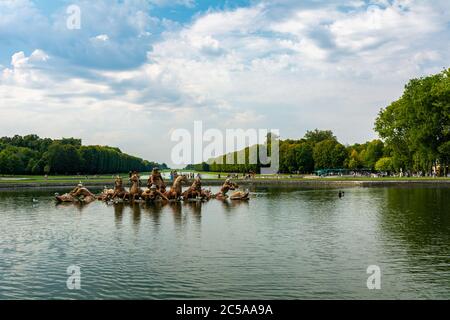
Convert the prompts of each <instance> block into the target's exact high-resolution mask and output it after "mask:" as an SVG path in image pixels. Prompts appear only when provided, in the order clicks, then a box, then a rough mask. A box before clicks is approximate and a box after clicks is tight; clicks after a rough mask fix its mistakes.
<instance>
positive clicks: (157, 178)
mask: <svg viewBox="0 0 450 320" xmlns="http://www.w3.org/2000/svg"><path fill="white" fill-rule="evenodd" d="M152 185H155V186H156V189H158V190H159V191H161V192H162V193H164V192H166V184H165V183H164V179H163V177H162V175H161V173H160V172H159V168H153V170H152V173H151V175H150V177H149V178H148V180H147V187H148V188H150V187H151V186H152Z"/></svg>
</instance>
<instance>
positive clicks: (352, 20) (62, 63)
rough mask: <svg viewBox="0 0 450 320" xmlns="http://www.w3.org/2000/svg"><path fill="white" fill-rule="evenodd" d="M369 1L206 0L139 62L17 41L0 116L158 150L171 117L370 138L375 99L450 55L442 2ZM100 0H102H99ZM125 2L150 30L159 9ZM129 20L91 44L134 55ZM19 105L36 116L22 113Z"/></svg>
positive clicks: (162, 151) (1, 86) (26, 128)
mask: <svg viewBox="0 0 450 320" xmlns="http://www.w3.org/2000/svg"><path fill="white" fill-rule="evenodd" d="M25 2H26V1H24V2H23V3H25ZM372 3H373V4H377V5H378V7H377V8H373V7H371V8H368V7H367V5H365V4H364V3H363V2H362V1H353V2H352V3H349V2H346V8H347V9H345V10H343V9H342V8H341V4H340V3H339V2H338V1H331V2H328V4H327V5H323V6H321V7H317V6H316V4H315V3H313V4H314V5H310V6H306V5H299V4H297V2H289V1H286V2H285V3H284V4H283V6H282V5H280V6H279V7H275V6H276V5H275V4H273V3H264V4H256V5H254V6H251V7H247V8H239V9H235V10H225V11H212V10H210V11H208V12H205V13H203V14H200V15H198V16H197V17H196V18H195V19H194V20H193V21H192V23H190V24H187V25H184V26H180V25H171V26H170V28H169V29H168V30H167V31H166V32H164V33H163V34H161V36H160V39H159V40H158V41H156V42H154V43H153V44H152V47H151V49H149V52H148V53H147V55H146V57H145V58H144V60H143V61H144V63H142V64H140V65H139V66H133V67H128V68H123V69H122V70H114V69H110V68H106V69H104V70H102V69H100V71H99V70H98V69H97V68H90V67H89V64H87V66H86V64H83V63H79V64H77V59H72V58H70V57H69V58H68V57H67V56H65V55H62V56H58V52H57V51H54V50H53V51H52V52H48V51H47V50H46V48H45V47H35V48H34V49H36V48H41V49H37V50H35V51H33V52H32V53H31V54H29V55H27V54H26V51H21V50H16V51H15V53H14V54H11V55H12V59H11V65H10V66H7V67H3V68H1V69H0V72H1V73H0V74H1V77H0V95H1V96H2V97H4V98H2V100H1V101H0V116H1V117H0V118H1V119H2V120H0V125H1V127H2V128H3V130H4V131H3V132H4V134H7V133H10V134H13V133H29V132H30V130H32V131H34V132H38V133H39V134H42V135H50V136H54V135H60V136H68V135H74V136H82V137H83V138H84V139H85V141H86V142H87V143H104V144H111V145H118V146H119V147H121V148H122V149H123V150H126V151H128V152H135V153H137V154H140V155H142V156H145V157H147V158H149V159H155V160H158V161H167V160H168V155H169V154H170V146H171V144H170V141H169V132H170V129H171V128H176V127H185V128H191V126H192V121H193V120H204V121H205V125H206V126H207V127H216V128H226V127H243V128H250V127H258V128H261V127H266V128H278V129H281V134H282V135H283V137H288V136H289V137H299V136H301V135H303V133H304V132H305V131H306V130H307V129H314V128H316V127H319V128H327V129H328V128H329V129H332V130H334V131H335V133H336V134H337V135H338V136H339V137H340V138H341V139H342V141H344V142H356V141H362V140H364V139H369V138H372V137H373V136H374V133H373V130H372V127H373V121H374V118H375V116H376V114H377V112H378V110H379V108H380V107H383V106H385V105H386V104H387V103H389V102H390V101H392V100H393V99H396V98H397V97H398V96H399V95H400V94H401V91H402V88H403V85H404V84H405V82H406V81H407V80H408V79H410V78H412V77H416V76H420V75H423V74H427V73H431V72H437V71H439V70H441V69H442V68H443V67H448V61H450V60H449V59H450V41H448V40H450V39H449V30H448V23H449V22H450V19H449V16H448V13H449V9H450V5H449V4H448V3H447V2H443V1H439V2H437V3H438V4H437V5H436V3H435V5H434V6H433V5H431V4H429V3H427V2H423V1H419V0H408V1H393V2H392V1H391V2H388V1H382V2H380V1H378V2H372ZM85 5H86V6H87V5H88V4H87V3H86V4H85ZM105 5H106V4H104V3H103V2H101V3H100V4H96V5H94V6H95V10H96V11H95V12H99V10H100V11H101V10H103V9H105V7H104V6H105ZM127 5H128V7H125V8H122V11H120V10H119V9H120V6H117V7H114V10H117V11H115V13H114V14H113V16H114V19H118V21H117V23H118V24H121V23H122V21H123V20H124V19H126V18H127V17H128V16H131V17H140V18H139V19H138V22H136V23H131V22H129V23H128V22H127V26H129V28H131V29H132V30H134V31H133V32H134V33H133V34H134V35H135V36H136V37H137V38H139V41H141V42H143V41H147V40H148V39H147V36H143V35H145V34H147V33H148V32H149V31H148V30H149V28H148V26H149V25H151V24H152V23H154V21H153V20H152V19H151V18H150V17H149V16H148V15H146V14H143V13H139V12H138V11H139V10H138V11H136V10H132V9H131V2H127ZM349 8H350V9H349ZM114 10H113V11H114ZM30 12H31V13H30V15H31V16H33V13H32V11H30ZM131 12H132V13H131ZM275 13H276V14H275ZM89 19H90V18H89ZM35 20H36V21H37V20H39V21H45V19H40V18H39V19H37V18H36V19H35ZM0 21H1V20H0ZM36 23H37V22H36ZM0 24H1V22H0ZM83 25H84V24H83ZM121 30H122V29H120V28H118V27H116V26H115V25H114V24H111V23H109V24H107V25H106V27H105V28H103V27H101V28H96V29H95V32H94V31H93V30H89V32H87V31H86V34H88V33H89V37H88V38H87V39H88V40H90V42H95V43H96V44H97V45H96V46H94V44H92V43H91V44H90V45H89V46H88V47H86V46H85V44H84V43H83V45H84V46H83V47H82V48H84V49H85V48H89V50H94V49H97V48H99V49H98V50H100V51H98V52H96V53H94V55H96V54H98V56H97V58H98V59H101V58H102V57H103V58H104V59H107V58H108V56H107V54H108V52H111V51H109V50H112V49H114V48H115V49H117V52H120V55H119V56H120V58H121V59H125V60H126V59H129V56H128V55H127V54H126V53H127V52H128V51H126V50H125V51H121V50H122V49H120V48H123V47H126V45H127V42H126V41H125V43H120V48H119V47H116V45H118V44H117V43H116V40H117V39H119V40H117V41H119V42H120V39H123V37H121V36H120V34H121ZM147 35H148V34H147ZM148 36H150V35H148ZM443 39H444V40H447V41H443ZM88 42H89V41H88ZM132 43H134V42H132ZM100 44H101V45H100ZM91 45H92V46H91ZM149 47H150V46H149ZM101 48H104V50H106V49H108V51H101V50H102V49H101ZM84 49H83V50H84ZM132 49H133V46H132ZM77 52H78V51H77V50H75V51H74V52H73V53H72V54H73V55H76V54H77ZM114 52H116V51H114ZM446 64H447V65H446ZM124 65H127V64H126V63H125V64H124ZM23 117H26V118H27V119H30V121H28V122H27V123H26V124H24V123H21V122H20V119H23ZM4 119H8V120H4ZM12 123H15V126H13V125H12ZM48 124H51V126H49V125H48ZM149 137H150V138H151V139H149ZM155 139H156V140H157V141H158V142H159V143H157V144H155V143H154V141H155Z"/></svg>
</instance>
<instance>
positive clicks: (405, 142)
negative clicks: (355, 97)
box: [375, 69, 450, 175]
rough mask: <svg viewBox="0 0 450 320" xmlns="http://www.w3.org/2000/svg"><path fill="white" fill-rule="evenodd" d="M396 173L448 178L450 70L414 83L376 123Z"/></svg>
mask: <svg viewBox="0 0 450 320" xmlns="http://www.w3.org/2000/svg"><path fill="white" fill-rule="evenodd" d="M375 130H376V131H377V132H378V133H379V135H380V137H382V138H383V139H384V140H385V141H386V144H387V145H388V147H389V149H390V156H391V162H392V168H393V169H394V170H396V171H398V170H404V171H413V172H430V171H431V170H432V168H433V167H434V168H439V169H441V168H442V169H441V170H440V173H441V174H445V175H447V171H448V170H447V167H448V165H449V161H450V69H448V70H446V71H443V72H441V73H439V74H436V75H432V76H429V77H424V78H420V79H413V80H411V81H410V82H409V83H408V84H407V85H406V87H405V92H404V93H403V96H402V97H401V98H400V99H399V100H397V101H395V102H393V103H392V104H391V105H390V106H388V107H387V108H385V109H382V110H381V111H380V114H379V116H378V118H377V120H376V123H375Z"/></svg>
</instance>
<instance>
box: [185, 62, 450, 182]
mask: <svg viewBox="0 0 450 320" xmlns="http://www.w3.org/2000/svg"><path fill="white" fill-rule="evenodd" d="M375 130H376V132H377V133H378V134H379V136H380V138H381V139H377V140H373V141H368V142H365V143H363V144H354V145H343V144H342V143H340V142H339V141H338V139H337V138H336V137H335V136H334V134H333V132H332V131H330V130H318V129H316V130H314V131H308V132H307V133H306V135H305V136H304V137H303V138H302V139H298V140H291V139H288V140H279V146H280V147H279V152H280V154H279V159H280V173H312V172H314V171H315V170H321V169H348V170H353V171H361V170H364V171H370V172H386V173H389V174H390V173H399V172H403V173H410V174H413V173H415V174H419V175H430V174H432V173H433V172H435V173H437V174H438V175H445V176H447V174H448V166H449V162H450V69H448V70H445V71H443V72H441V73H439V74H436V75H431V76H428V77H423V78H419V79H413V80H411V81H410V82H409V83H408V84H407V85H406V86H405V91H404V93H403V95H402V96H401V98H400V99H399V100H397V101H395V102H393V103H392V104H391V105H389V106H388V107H386V108H383V109H381V111H380V113H379V115H378V117H377V119H376V121H375ZM268 141H270V140H269V139H268ZM267 144H268V142H266V147H267V149H268V150H270V145H267ZM260 147H261V146H259V145H255V146H250V147H247V148H245V149H244V150H240V151H236V152H234V153H232V154H228V155H223V156H221V157H218V158H214V159H209V160H208V161H207V162H204V163H201V164H193V165H189V166H188V167H187V169H194V170H197V171H211V172H235V173H237V172H241V173H245V172H249V171H254V172H259V171H260V168H261V167H262V165H261V164H260V163H259V162H258V163H257V164H253V165H250V164H249V162H250V161H249V154H250V151H254V149H255V148H256V150H259V148H260ZM239 156H241V157H242V156H244V157H245V163H244V164H237V163H238V162H237V159H238V158H239ZM230 157H231V159H233V161H231V162H229V163H227V161H226V160H227V158H230Z"/></svg>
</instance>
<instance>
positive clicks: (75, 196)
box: [55, 182, 97, 204]
mask: <svg viewBox="0 0 450 320" xmlns="http://www.w3.org/2000/svg"><path fill="white" fill-rule="evenodd" d="M55 199H56V201H57V202H72V203H82V204H88V203H91V202H93V201H95V200H96V199H97V197H96V196H95V195H94V194H93V193H92V192H90V191H89V190H88V189H87V188H86V187H84V186H83V184H82V183H81V182H80V183H79V184H78V185H77V186H76V187H75V188H74V189H73V190H72V191H70V192H69V193H66V194H63V195H59V194H55Z"/></svg>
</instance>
